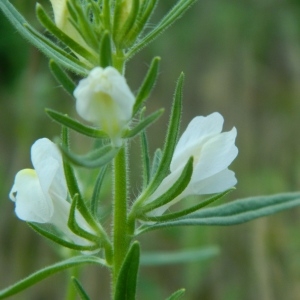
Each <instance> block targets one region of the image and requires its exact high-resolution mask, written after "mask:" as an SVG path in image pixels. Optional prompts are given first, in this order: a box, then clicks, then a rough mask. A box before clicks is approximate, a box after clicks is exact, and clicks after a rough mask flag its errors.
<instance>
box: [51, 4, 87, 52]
mask: <svg viewBox="0 0 300 300" xmlns="http://www.w3.org/2000/svg"><path fill="white" fill-rule="evenodd" d="M50 2H51V4H52V8H53V12H54V21H55V24H56V26H57V27H58V28H59V29H60V30H61V31H63V32H64V33H65V34H67V35H68V36H69V37H70V38H72V39H73V40H74V41H76V42H77V43H78V44H80V45H81V46H83V47H84V48H86V49H89V46H88V45H87V44H86V42H85V41H84V40H83V38H82V37H81V35H80V34H79V33H78V31H77V30H76V29H75V27H74V26H73V24H72V23H71V22H70V20H69V19H70V18H71V15H70V13H69V10H68V7H67V0H50Z"/></svg>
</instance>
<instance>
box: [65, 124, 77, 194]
mask: <svg viewBox="0 0 300 300" xmlns="http://www.w3.org/2000/svg"><path fill="white" fill-rule="evenodd" d="M61 146H62V147H64V149H69V148H70V145H69V130H68V128H66V127H62V130H61ZM63 167H64V174H65V178H66V182H67V186H68V191H69V194H70V196H71V199H73V197H74V196H75V195H79V197H81V191H80V189H79V186H78V181H77V178H76V176H75V172H74V170H73V168H72V166H71V165H70V164H69V162H68V161H67V160H66V159H65V158H64V157H63Z"/></svg>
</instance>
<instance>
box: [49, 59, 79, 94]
mask: <svg viewBox="0 0 300 300" xmlns="http://www.w3.org/2000/svg"><path fill="white" fill-rule="evenodd" d="M49 69H50V71H51V73H52V75H53V76H54V78H55V79H56V80H57V81H58V83H60V84H61V85H62V87H63V88H64V89H65V90H66V91H67V92H68V93H69V94H70V95H71V96H73V92H74V90H75V88H76V84H75V82H74V81H73V80H72V79H71V78H70V76H69V75H68V74H67V73H66V72H65V71H64V70H63V69H62V68H61V67H60V66H59V65H58V64H57V63H56V62H55V61H54V60H53V59H50V61H49Z"/></svg>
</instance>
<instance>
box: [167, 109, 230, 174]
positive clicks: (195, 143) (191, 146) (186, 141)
mask: <svg viewBox="0 0 300 300" xmlns="http://www.w3.org/2000/svg"><path fill="white" fill-rule="evenodd" d="M223 122H224V119H223V117H222V116H221V115H220V114H219V113H217V112H215V113H212V114H210V115H208V116H207V117H202V116H198V117H195V118H194V119H193V120H192V121H191V122H190V123H189V125H188V127H187V128H186V130H185V131H184V133H183V134H182V136H181V137H180V139H179V141H178V143H177V146H176V148H175V151H174V155H173V159H172V162H171V165H170V170H171V172H173V171H174V170H175V169H177V168H180V167H182V166H183V165H185V164H186V162H187V160H188V159H189V157H191V156H194V155H195V153H197V152H199V149H200V148H201V146H202V144H203V143H204V142H205V141H206V140H207V139H208V138H210V137H212V136H214V135H216V134H219V133H220V132H221V131H222V127H223Z"/></svg>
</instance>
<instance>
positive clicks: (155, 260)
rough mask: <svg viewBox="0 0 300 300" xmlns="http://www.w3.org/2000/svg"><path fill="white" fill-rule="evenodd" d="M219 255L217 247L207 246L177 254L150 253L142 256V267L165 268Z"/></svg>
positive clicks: (164, 252) (165, 252)
mask: <svg viewBox="0 0 300 300" xmlns="http://www.w3.org/2000/svg"><path fill="white" fill-rule="evenodd" d="M219 253H220V249H219V248H218V247H215V246H207V247H203V248H199V249H189V250H181V251H175V252H174V251H172V252H169V251H163V252H153V253H151V252H148V253H143V254H142V255H141V266H165V265H175V264H185V263H189V262H196V261H204V260H208V259H210V258H213V257H215V256H216V255H218V254H219Z"/></svg>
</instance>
